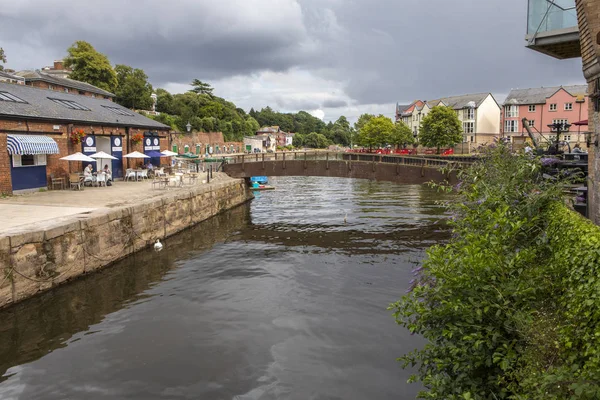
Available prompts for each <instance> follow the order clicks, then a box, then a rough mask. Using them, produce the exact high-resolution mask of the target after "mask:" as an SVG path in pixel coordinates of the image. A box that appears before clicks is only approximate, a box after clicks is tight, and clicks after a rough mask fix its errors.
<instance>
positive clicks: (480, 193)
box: [390, 145, 600, 400]
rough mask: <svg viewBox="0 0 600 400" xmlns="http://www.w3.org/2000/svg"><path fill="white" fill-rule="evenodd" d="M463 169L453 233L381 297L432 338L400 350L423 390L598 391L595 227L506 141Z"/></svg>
mask: <svg viewBox="0 0 600 400" xmlns="http://www.w3.org/2000/svg"><path fill="white" fill-rule="evenodd" d="M460 178H461V183H459V185H457V186H456V187H455V188H454V190H456V191H457V196H458V197H457V201H455V202H452V203H451V204H448V209H449V211H450V212H451V213H452V218H451V221H450V224H451V226H452V228H453V237H452V239H451V240H450V241H449V242H448V243H447V244H445V245H438V246H434V247H432V248H431V249H429V250H428V257H427V259H426V260H425V261H424V263H423V266H422V267H421V268H419V269H418V270H417V271H416V274H417V275H416V277H415V280H414V283H413V286H412V287H411V290H410V292H409V293H408V294H407V295H406V296H404V297H403V298H402V299H401V300H400V301H398V302H396V303H394V304H392V305H391V306H390V309H391V310H393V311H394V316H395V318H396V321H397V322H398V323H399V324H400V325H402V326H405V327H406V328H408V329H409V330H410V331H411V332H413V333H416V334H421V335H423V336H424V337H425V338H426V339H428V341H429V343H428V344H427V345H426V346H425V347H424V348H423V349H420V350H416V351H414V352H412V353H410V354H407V355H405V356H403V357H402V358H401V359H400V360H402V361H403V362H404V365H405V366H408V365H412V366H414V365H418V367H419V370H418V371H419V372H418V374H416V375H415V376H413V377H412V378H411V380H420V381H421V382H422V383H423V384H424V386H425V387H426V389H427V390H426V391H423V392H421V393H420V398H424V399H490V400H492V399H522V400H524V399H528V400H529V399H571V398H572V399H597V398H600V331H599V330H598V327H600V302H599V301H598V300H599V299H598V296H600V278H599V276H600V274H599V272H600V271H599V269H600V250H597V247H598V246H597V245H598V244H599V243H600V229H598V227H596V226H595V225H593V224H591V223H590V222H589V221H587V220H585V219H584V218H583V217H581V216H579V215H578V214H576V213H574V212H572V211H571V210H569V209H567V207H566V206H565V205H564V200H563V197H562V193H561V182H559V181H558V180H548V179H545V178H544V174H543V166H542V165H541V162H540V160H539V159H532V158H528V157H526V156H517V155H513V154H511V153H510V151H509V150H508V149H507V148H506V147H505V146H503V145H499V146H498V147H494V148H491V149H489V150H488V153H487V154H486V156H485V157H484V158H483V160H482V161H481V162H479V163H476V164H475V165H474V166H473V167H472V168H470V169H469V170H467V171H464V172H462V173H461V174H460ZM446 189H447V188H446Z"/></svg>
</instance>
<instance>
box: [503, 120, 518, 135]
mask: <svg viewBox="0 0 600 400" xmlns="http://www.w3.org/2000/svg"><path fill="white" fill-rule="evenodd" d="M518 131H519V121H516V120H506V121H504V132H518Z"/></svg>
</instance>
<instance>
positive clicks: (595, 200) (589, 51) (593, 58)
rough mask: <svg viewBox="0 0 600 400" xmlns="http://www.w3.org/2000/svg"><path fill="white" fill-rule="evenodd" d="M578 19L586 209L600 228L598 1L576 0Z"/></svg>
mask: <svg viewBox="0 0 600 400" xmlns="http://www.w3.org/2000/svg"><path fill="white" fill-rule="evenodd" d="M576 6H577V17H578V20H579V31H580V38H581V54H582V65H583V74H584V76H585V78H586V80H587V82H588V85H589V90H588V91H589V93H590V102H589V113H588V114H589V118H588V121H589V125H588V129H589V132H590V133H591V135H592V137H591V142H592V144H591V146H590V147H589V149H588V151H589V177H588V179H589V181H590V183H589V185H588V187H589V192H588V210H589V217H590V219H591V220H592V221H593V222H594V223H596V224H598V225H600V151H599V149H598V144H597V143H598V141H599V140H600V137H599V135H598V133H599V132H600V116H599V114H598V110H597V109H596V107H595V104H594V103H595V101H594V100H595V97H597V96H598V95H600V84H598V81H597V80H598V79H600V62H599V59H600V1H597V0H576Z"/></svg>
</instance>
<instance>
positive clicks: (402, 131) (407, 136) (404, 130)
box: [389, 121, 415, 148]
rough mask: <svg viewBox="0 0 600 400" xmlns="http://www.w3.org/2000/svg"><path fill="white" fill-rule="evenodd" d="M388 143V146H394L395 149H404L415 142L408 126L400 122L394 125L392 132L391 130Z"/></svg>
mask: <svg viewBox="0 0 600 400" xmlns="http://www.w3.org/2000/svg"><path fill="white" fill-rule="evenodd" d="M389 142H390V144H393V145H395V146H396V148H399V147H400V146H402V147H403V148H406V146H408V145H409V144H413V143H414V142H415V137H414V136H413V134H412V132H411V131H410V128H409V127H408V125H406V124H405V123H404V122H402V121H398V122H396V123H395V124H394V130H392V134H391V135H390V140H389Z"/></svg>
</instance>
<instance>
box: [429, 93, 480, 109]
mask: <svg viewBox="0 0 600 400" xmlns="http://www.w3.org/2000/svg"><path fill="white" fill-rule="evenodd" d="M489 95H490V93H473V94H463V95H460V96H450V97H442V98H441V99H437V100H431V101H428V102H427V103H429V106H430V107H435V106H436V105H438V104H439V103H440V102H443V103H444V104H445V105H446V106H448V107H452V108H453V109H455V110H460V109H463V108H467V107H468V106H469V103H471V102H473V103H475V107H479V106H480V105H481V103H483V101H484V100H485V99H486V98H487V97H488V96H489Z"/></svg>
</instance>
